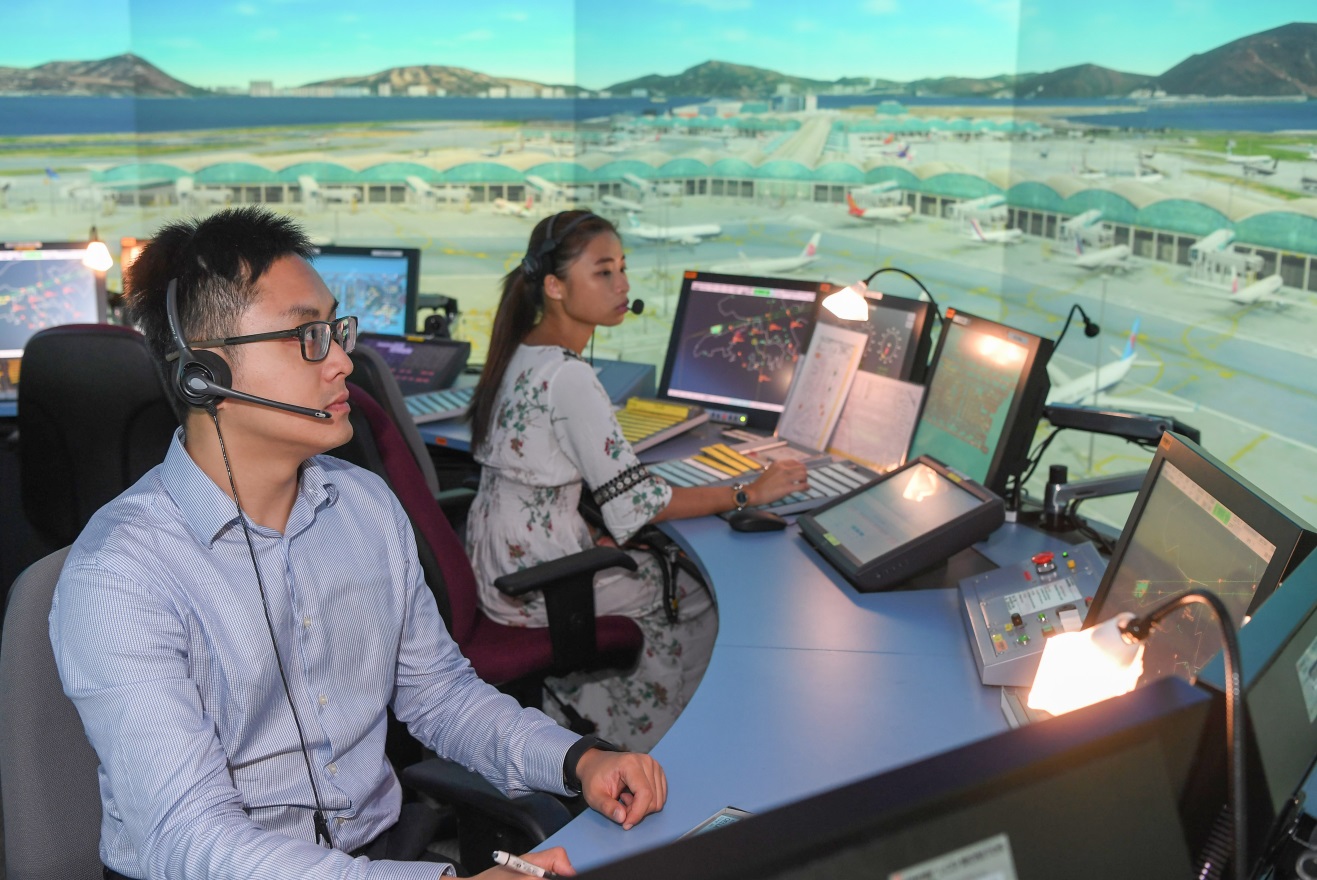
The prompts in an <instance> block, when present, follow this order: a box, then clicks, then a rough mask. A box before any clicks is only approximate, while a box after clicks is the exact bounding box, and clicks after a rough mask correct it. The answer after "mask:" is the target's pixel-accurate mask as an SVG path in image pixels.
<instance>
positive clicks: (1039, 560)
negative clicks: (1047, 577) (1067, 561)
mask: <svg viewBox="0 0 1317 880" xmlns="http://www.w3.org/2000/svg"><path fill="white" fill-rule="evenodd" d="M1055 558H1056V554H1055V553H1053V552H1052V551H1050V550H1048V551H1046V552H1044V553H1035V554H1034V555H1033V556H1030V557H1029V561H1030V562H1032V563H1033V564H1034V565H1039V566H1041V565H1047V564H1048V563H1049V562H1051V561H1052V560H1053V559H1055Z"/></svg>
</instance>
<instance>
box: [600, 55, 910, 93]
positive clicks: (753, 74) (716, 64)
mask: <svg viewBox="0 0 1317 880" xmlns="http://www.w3.org/2000/svg"><path fill="white" fill-rule="evenodd" d="M869 84H870V80H869V79H868V78H867V77H866V78H863V79H857V78H843V79H839V80H835V81H828V80H820V79H806V78H805V77H800V76H789V75H787V74H784V73H778V72H777V71H775V70H766V69H764V68H762V67H751V66H750V65H748V64H731V63H729V62H727V61H706V62H704V63H703V64H697V65H695V66H694V67H690V68H687V69H686V70H683V71H682V72H681V73H679V74H677V75H676V76H661V75H659V74H657V73H652V74H650V75H649V76H642V77H640V78H638V79H629V80H626V81H625V82H620V83H616V84H614V85H611V86H609V87H608V91H610V92H612V93H613V94H614V95H629V94H631V93H632V92H633V91H635V90H636V89H645V90H646V91H648V92H649V93H650V94H655V93H658V94H663V95H690V96H696V95H699V96H707V97H711V98H739V99H742V100H745V99H749V98H767V97H771V96H772V95H774V94H776V93H777V87H778V86H780V85H788V86H791V88H792V90H793V91H795V92H826V91H828V90H829V89H831V88H832V87H833V86H857V85H858V86H866V87H867V86H868V85H869ZM899 86H900V84H899V83H895V82H891V81H889V80H878V81H877V87H878V88H879V89H880V90H881V89H884V88H885V87H886V88H898V87H899Z"/></svg>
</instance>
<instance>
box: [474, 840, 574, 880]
mask: <svg viewBox="0 0 1317 880" xmlns="http://www.w3.org/2000/svg"><path fill="white" fill-rule="evenodd" d="M521 860H522V861H523V862H530V863H531V864H532V865H538V866H539V867H541V868H543V869H544V870H546V871H548V872H550V873H552V874H557V875H558V876H559V877H574V876H576V869H575V868H573V867H572V862H571V859H569V858H567V850H565V849H563V848H562V847H560V846H555V847H553V848H552V849H546V850H541V851H540V852H531V853H526V854H525V855H523V856H522V857H521ZM476 880H526V875H525V874H522V873H521V872H520V871H514V870H512V869H511V868H504V867H500V866H499V865H495V866H494V867H492V868H490V869H489V870H488V871H481V872H480V873H479V874H477V875H476Z"/></svg>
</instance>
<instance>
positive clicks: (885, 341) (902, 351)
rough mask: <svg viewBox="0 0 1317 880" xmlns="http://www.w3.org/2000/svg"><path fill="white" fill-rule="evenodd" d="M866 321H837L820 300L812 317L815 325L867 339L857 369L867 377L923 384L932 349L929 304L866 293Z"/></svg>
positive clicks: (843, 319) (839, 319)
mask: <svg viewBox="0 0 1317 880" xmlns="http://www.w3.org/2000/svg"><path fill="white" fill-rule="evenodd" d="M865 299H867V300H868V303H869V318H868V320H866V321H848V320H846V319H845V318H838V317H837V316H836V315H834V314H833V313H832V312H830V311H828V310H827V309H825V308H823V298H822V297H820V298H819V304H818V307H817V311H816V314H815V321H816V323H823V324H833V325H835V326H837V327H844V328H845V329H847V330H856V331H859V332H861V333H864V334H866V335H867V336H868V337H869V344H868V345H867V346H865V349H864V356H863V357H862V358H861V359H860V369H861V370H864V371H865V372H867V373H874V374H876V375H879V376H886V377H888V378H890V379H904V380H905V381H907V382H917V383H922V382H923V381H924V377H925V374H926V373H927V372H928V350H929V349H930V348H931V347H932V340H933V332H932V331H933V322H932V321H930V320H929V315H930V313H931V311H932V308H933V306H932V304H931V303H927V302H924V301H923V300H917V299H907V298H906V297H903V296H891V295H884V294H881V293H878V292H877V291H872V290H871V291H869V293H868V295H867V296H866V297H865Z"/></svg>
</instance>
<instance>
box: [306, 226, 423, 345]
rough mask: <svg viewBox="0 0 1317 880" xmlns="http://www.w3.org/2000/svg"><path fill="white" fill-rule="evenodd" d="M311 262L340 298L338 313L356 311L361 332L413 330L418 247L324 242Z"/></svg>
mask: <svg viewBox="0 0 1317 880" xmlns="http://www.w3.org/2000/svg"><path fill="white" fill-rule="evenodd" d="M311 265H312V266H314V267H315V270H316V271H317V272H319V273H320V277H321V278H323V279H324V280H325V284H326V285H327V286H328V287H329V290H330V292H331V293H333V294H334V297H335V298H336V299H337V300H338V313H339V314H340V315H356V316H357V323H358V327H359V328H360V329H361V331H362V332H364V333H389V334H393V335H397V336H401V335H404V334H407V333H414V332H415V330H416V298H417V296H418V291H419V286H420V275H421V252H420V251H419V250H418V249H417V248H372V247H349V246H346V245H335V246H327V247H322V248H319V249H318V252H317V254H316V255H315V257H313V258H312V260H311Z"/></svg>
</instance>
